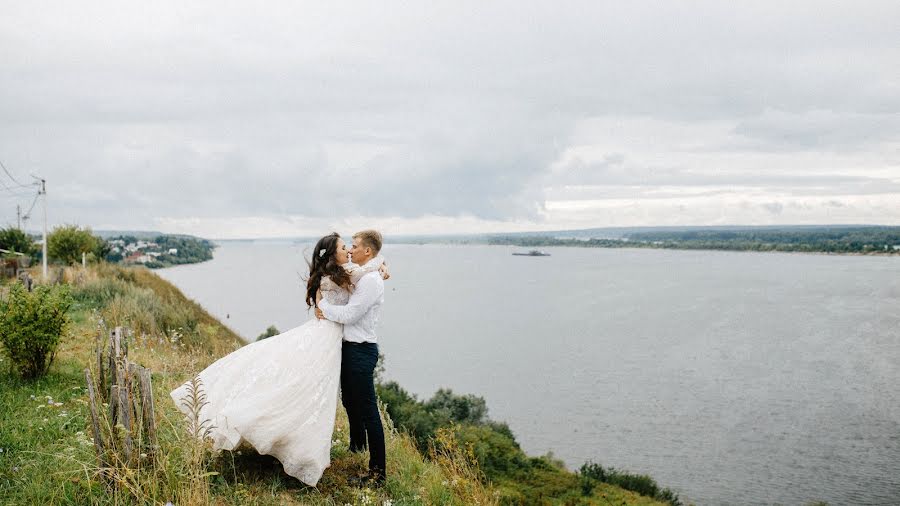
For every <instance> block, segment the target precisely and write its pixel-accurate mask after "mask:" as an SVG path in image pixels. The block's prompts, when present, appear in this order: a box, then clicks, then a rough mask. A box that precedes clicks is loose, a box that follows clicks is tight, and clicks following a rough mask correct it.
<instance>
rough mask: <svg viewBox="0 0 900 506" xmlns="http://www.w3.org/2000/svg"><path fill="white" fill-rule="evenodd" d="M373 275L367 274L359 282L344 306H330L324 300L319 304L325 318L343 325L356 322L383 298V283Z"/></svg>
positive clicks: (378, 277) (379, 277)
mask: <svg viewBox="0 0 900 506" xmlns="http://www.w3.org/2000/svg"><path fill="white" fill-rule="evenodd" d="M375 274H377V273H369V274H367V275H365V276H363V278H362V279H360V280H359V284H357V285H356V290H354V291H353V294H352V295H351V296H350V300H349V301H348V302H347V304H346V305H344V306H339V305H335V304H331V303H329V302H328V301H326V300H324V299H323V300H322V301H321V302H319V309H321V310H322V313H323V314H324V315H325V318H327V319H329V320H331V321H333V322H338V323H343V324H345V325H352V324H354V323H356V322H358V321H359V319H360V318H362V317H363V315H365V314H366V313H367V312H368V311H369V309H371V308H372V306H374V305H375V303H376V302H378V301H379V300H380V299H381V297H382V296H384V281H382V280H381V276H378V275H375Z"/></svg>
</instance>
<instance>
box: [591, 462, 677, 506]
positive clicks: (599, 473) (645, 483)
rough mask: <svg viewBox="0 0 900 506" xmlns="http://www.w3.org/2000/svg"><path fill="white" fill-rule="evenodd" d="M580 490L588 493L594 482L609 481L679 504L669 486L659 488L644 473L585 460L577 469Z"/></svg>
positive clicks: (674, 505)
mask: <svg viewBox="0 0 900 506" xmlns="http://www.w3.org/2000/svg"><path fill="white" fill-rule="evenodd" d="M578 476H579V481H580V484H581V491H582V493H584V494H585V495H590V493H591V492H592V491H593V489H594V485H595V483H609V484H612V485H616V486H618V487H621V488H624V489H625V490H631V491H632V492H637V493H638V494H641V495H644V496H647V497H652V498H654V499H657V500H660V501H665V502H668V503H669V504H671V505H672V506H681V499H679V498H678V494H676V493H675V492H674V491H672V490H671V489H669V488H664V489H660V488H659V485H657V484H656V481H655V480H654V479H653V478H651V477H650V476H647V475H646V474H635V473H629V472H627V471H622V470H619V469H615V468H612V467H607V468H604V467H603V466H601V465H600V464H596V463H594V462H586V463H585V464H584V465H582V466H581V469H580V470H579V471H578Z"/></svg>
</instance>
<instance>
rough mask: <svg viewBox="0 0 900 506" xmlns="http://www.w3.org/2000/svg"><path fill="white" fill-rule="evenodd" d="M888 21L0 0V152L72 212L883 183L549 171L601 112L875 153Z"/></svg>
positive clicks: (487, 214) (871, 8) (516, 206)
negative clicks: (588, 189) (724, 124)
mask: <svg viewBox="0 0 900 506" xmlns="http://www.w3.org/2000/svg"><path fill="white" fill-rule="evenodd" d="M897 14H898V8H897V6H896V4H894V3H891V2H872V3H867V4H866V6H865V7H860V6H859V5H857V4H850V3H847V4H828V5H822V4H820V3H819V2H806V3H804V2H800V3H791V4H785V3H783V2H782V3H771V4H767V5H765V6H759V5H756V4H753V5H751V4H747V5H732V4H722V3H719V2H707V3H701V4H698V5H695V6H693V7H692V8H691V9H685V8H683V7H682V6H678V5H675V4H665V3H663V4H659V5H650V4H641V5H637V4H628V3H620V2H610V3H596V2H584V3H573V4H565V5H557V4H550V3H543V4H541V3H521V2H505V3H504V2H500V3H490V4H482V5H479V6H477V7H472V6H464V5H454V4H447V5H426V4H421V5H408V4H407V5H400V4H396V5H378V6H375V5H372V6H366V5H362V4H357V5H355V6H352V7H342V6H335V7H332V8H325V7H323V6H322V5H316V4H306V5H299V4H295V3H292V2H285V3H267V4H265V6H255V7H252V8H223V6H222V5H220V4H218V3H213V2H207V3H204V2H191V3H190V4H174V3H173V4H160V5H158V6H154V7H153V8H150V7H148V6H142V7H132V8H126V7H122V6H119V7H117V8H111V7H110V6H102V5H99V4H89V5H77V6H76V5H72V4H65V3H61V4H59V5H57V6H54V7H44V8H41V7H38V6H33V5H25V4H21V3H18V4H16V3H10V4H8V5H7V6H5V15H4V16H3V18H2V19H0V62H2V63H3V66H4V70H5V71H4V73H2V74H0V117H2V118H3V122H2V124H0V159H2V160H3V161H4V162H6V163H8V165H10V166H12V167H15V168H17V170H19V173H20V174H24V173H28V172H35V173H40V174H42V175H44V176H46V177H47V178H48V181H49V182H50V185H51V186H50V191H51V197H52V200H51V202H52V205H53V206H55V207H54V208H55V209H56V210H57V212H59V213H61V214H63V215H65V216H67V217H70V218H71V219H72V220H85V221H103V220H118V221H119V222H122V223H126V222H128V223H142V222H144V223H145V222H147V221H148V220H150V219H152V218H154V217H158V216H161V215H162V216H169V217H189V216H198V217H232V216H234V217H237V216H248V215H254V216H256V215H285V214H290V215H305V216H316V217H329V216H340V215H342V213H346V214H360V213H363V214H371V215H374V216H401V217H416V216H422V215H428V214H433V215H439V216H457V215H462V214H465V215H473V216H476V217H480V218H484V219H496V220H503V219H512V218H526V219H536V217H537V216H539V214H540V211H541V210H542V208H543V206H544V202H545V199H546V198H548V197H553V196H555V195H557V196H558V195H563V194H566V195H571V193H572V191H575V190H572V191H568V192H569V193H566V191H564V190H560V189H558V188H559V187H562V186H566V185H574V186H578V185H581V186H590V185H599V186H607V187H608V186H611V185H621V186H635V187H639V188H640V189H641V190H639V191H637V192H636V193H632V194H638V195H639V194H642V193H641V192H644V193H646V192H648V191H655V190H657V189H658V187H659V186H661V185H676V186H690V185H694V186H696V185H721V184H733V185H738V186H740V185H746V186H751V185H755V186H760V185H763V186H769V187H771V188H773V189H777V188H784V187H788V188H794V189H795V190H797V191H801V190H800V188H806V190H805V191H809V192H815V191H819V190H816V189H815V188H817V187H821V186H825V187H827V189H828V191H859V192H867V191H876V187H879V186H880V187H881V188H882V189H884V188H887V187H890V188H893V189H895V188H896V183H893V182H888V181H880V180H878V179H877V178H870V177H863V176H860V177H852V176H846V177H845V179H840V178H841V177H842V176H821V177H820V176H816V175H813V174H811V175H809V176H783V177H779V176H775V175H762V174H761V175H758V176H755V175H746V174H744V173H739V174H738V173H734V172H733V171H729V170H728V168H727V167H725V168H723V169H722V173H721V174H717V175H715V176H710V175H708V174H703V173H700V172H699V171H696V170H694V169H693V168H691V167H683V166H680V165H679V164H678V162H677V161H673V162H672V165H671V166H670V167H651V166H646V167H641V166H638V165H637V163H636V162H633V161H632V160H631V159H630V158H629V157H630V155H631V154H630V153H620V152H615V151H614V152H611V153H610V154H609V155H608V156H607V157H606V158H605V159H603V160H602V161H601V162H599V163H585V162H581V164H580V165H579V164H578V163H575V164H573V165H572V166H570V167H567V168H565V170H564V171H563V172H560V173H551V171H550V167H551V165H552V164H553V162H554V161H555V160H557V158H558V157H559V156H560V154H561V153H562V152H563V151H564V150H565V149H566V148H567V147H569V143H570V142H571V141H572V132H573V130H574V129H575V128H576V126H577V125H578V124H579V122H581V121H584V120H586V119H589V118H592V117H605V116H614V115H619V116H625V117H629V116H631V117H634V116H647V117H654V118H665V119H668V120H671V121H674V122H678V123H682V124H685V125H691V124H695V123H697V122H702V121H708V120H713V119H727V120H729V121H733V122H734V124H735V125H737V126H736V127H735V129H734V133H735V134H736V135H737V136H738V137H740V138H741V140H742V142H741V143H739V145H734V146H723V147H721V148H720V149H723V150H747V149H749V150H755V151H764V152H765V151H773V152H776V151H777V152H781V151H790V150H803V149H809V148H811V147H812V148H816V147H828V148H830V149H840V150H846V151H854V150H863V149H866V150H873V149H875V150H884V149H887V148H885V147H884V146H885V145H888V146H891V145H892V144H891V143H895V142H896V138H897V137H896V133H897V131H898V114H900V99H898V96H900V94H898V93H897V90H898V86H900V84H898V80H897V76H896V73H895V72H892V71H891V70H890V68H891V63H892V62H894V61H897V59H898V56H900V50H898V49H897V47H896V32H895V27H894V23H893V22H892V20H895V19H896V17H897ZM893 145H894V146H895V144H893ZM354 146H363V147H360V148H358V149H359V150H360V151H361V153H362V154H355V153H354V150H355V149H357V147H354ZM893 149H894V152H895V151H896V148H893ZM85 188H89V189H90V191H86V190H85ZM548 188H549V189H548ZM579 191H580V190H579Z"/></svg>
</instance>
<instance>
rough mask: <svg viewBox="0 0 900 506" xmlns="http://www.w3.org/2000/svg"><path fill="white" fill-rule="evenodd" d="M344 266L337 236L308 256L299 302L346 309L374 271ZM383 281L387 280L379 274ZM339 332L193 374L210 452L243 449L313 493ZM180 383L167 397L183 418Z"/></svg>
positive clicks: (324, 330) (281, 341)
mask: <svg viewBox="0 0 900 506" xmlns="http://www.w3.org/2000/svg"><path fill="white" fill-rule="evenodd" d="M383 263H384V262H383V259H381V258H376V259H374V260H373V261H370V262H369V263H368V264H367V265H366V269H363V268H361V267H359V266H356V265H354V264H352V263H350V262H349V255H348V252H347V248H346V246H345V245H344V241H343V240H342V239H341V238H340V236H339V235H338V234H336V233H334V234H331V235H328V236H325V237H323V238H322V239H320V240H319V242H318V243H317V244H316V247H315V249H314V250H313V258H312V263H311V265H310V277H309V281H308V282H307V297H306V303H307V305H309V306H310V307H312V306H314V305H315V304H316V303H317V302H318V300H319V297H324V298H325V299H327V300H328V301H329V302H330V303H332V304H339V305H343V304H346V303H347V301H348V300H349V298H350V292H351V291H352V290H353V284H354V283H356V282H357V281H358V280H359V278H361V277H362V276H363V274H366V273H367V272H371V271H372V270H375V269H379V268H380V267H381V266H382V264H383ZM382 276H383V277H387V273H386V270H383V271H382ZM342 337H343V326H342V325H340V324H338V323H334V322H331V321H328V320H317V319H315V318H313V319H311V320H309V321H308V322H306V323H304V324H303V325H301V326H299V327H296V328H293V329H291V330H288V331H287V332H284V333H282V334H279V335H277V336H273V337H270V338H268V339H264V340H262V341H257V342H254V343H250V344H247V345H245V346H244V347H242V348H240V349H238V350H236V351H234V352H232V353H230V354H228V355H226V356H224V357H222V358H221V359H219V360H217V361H216V362H214V363H213V364H212V365H210V366H209V367H207V368H206V369H204V370H203V371H202V372H200V373H199V374H198V376H199V378H200V380H201V381H202V389H203V392H204V393H205V394H206V400H207V402H208V404H206V405H205V406H204V407H203V408H202V409H201V411H200V420H201V421H202V420H209V421H210V423H211V424H212V426H213V428H212V431H211V433H210V437H211V438H212V441H213V448H214V449H215V450H234V449H236V448H238V447H239V446H241V445H244V444H249V445H250V446H252V447H253V448H254V449H256V451H258V452H259V453H261V454H266V455H272V456H274V457H275V458H277V459H278V460H279V461H281V463H282V465H283V466H284V470H285V472H286V473H287V474H289V475H291V476H293V477H295V478H297V479H299V480H300V481H302V482H303V483H306V484H307V485H310V486H315V485H316V483H318V481H319V478H321V477H322V473H323V472H324V471H325V468H327V467H328V466H329V464H330V463H331V437H332V432H333V430H334V418H335V411H336V409H337V397H338V387H339V385H340V371H341V340H342ZM189 383H190V382H187V383H185V384H183V385H181V386H180V387H178V388H177V389H175V390H173V391H172V392H171V393H170V395H171V397H172V399H173V400H174V401H175V404H176V405H177V406H178V407H179V409H181V411H182V412H184V413H185V414H186V415H188V414H189V413H190V409H189V408H188V405H187V402H186V399H187V398H188V397H189V395H188V385H189Z"/></svg>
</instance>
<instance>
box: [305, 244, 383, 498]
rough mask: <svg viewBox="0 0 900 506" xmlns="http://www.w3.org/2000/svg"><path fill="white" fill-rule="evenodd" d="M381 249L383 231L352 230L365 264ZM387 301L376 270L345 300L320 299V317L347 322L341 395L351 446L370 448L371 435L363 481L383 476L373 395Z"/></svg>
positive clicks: (354, 256) (354, 254) (378, 481)
mask: <svg viewBox="0 0 900 506" xmlns="http://www.w3.org/2000/svg"><path fill="white" fill-rule="evenodd" d="M379 251H381V234H380V233H379V232H377V231H375V230H363V231H362V232H357V233H356V234H355V235H354V236H353V246H352V247H351V248H350V255H351V260H352V261H353V263H355V264H357V265H366V263H368V262H369V261H370V260H372V259H373V258H375V257H376V256H377V255H378V252H379ZM382 304H384V281H383V280H382V279H381V274H380V273H379V272H378V271H377V270H375V271H374V272H370V273H368V274H366V275H364V276H363V277H362V278H361V279H360V280H359V282H357V283H356V288H355V289H354V291H353V294H352V295H351V296H350V301H349V302H348V303H347V305H345V306H336V305H332V304H329V303H328V302H327V301H326V300H324V299H322V301H321V302H319V307H318V308H317V309H316V317H317V318H319V319H327V320H331V321H334V322H337V323H343V324H344V343H343V347H342V357H341V398H342V399H343V403H344V408H345V409H346V410H347V418H348V419H349V421H350V451H352V452H361V451H363V450H365V449H366V438H367V436H368V446H369V474H368V476H366V478H364V479H363V482H364V483H365V482H369V483H371V484H374V485H383V484H384V479H385V449H384V429H383V428H382V426H381V416H380V415H379V412H378V398H377V397H376V395H375V379H374V372H375V364H376V362H378V344H377V343H378V338H377V336H376V335H375V325H376V324H377V323H378V315H379V314H380V313H381V305H382Z"/></svg>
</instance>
